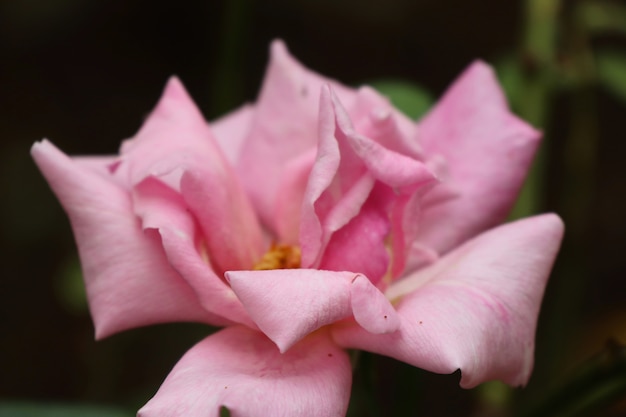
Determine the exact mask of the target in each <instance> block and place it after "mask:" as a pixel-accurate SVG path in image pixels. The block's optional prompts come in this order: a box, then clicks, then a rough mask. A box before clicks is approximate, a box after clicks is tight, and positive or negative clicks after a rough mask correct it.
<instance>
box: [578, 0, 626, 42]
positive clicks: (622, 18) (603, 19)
mask: <svg viewBox="0 0 626 417" xmlns="http://www.w3.org/2000/svg"><path fill="white" fill-rule="evenodd" d="M576 18H577V20H578V22H579V23H580V24H581V25H582V26H583V27H584V28H585V29H587V30H588V31H589V32H591V33H592V34H593V33H602V32H610V31H616V32H622V33H624V34H626V7H624V6H623V5H620V4H617V3H614V2H598V1H593V2H592V1H585V2H580V3H578V7H577V8H576Z"/></svg>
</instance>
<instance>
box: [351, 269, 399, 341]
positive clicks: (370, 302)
mask: <svg viewBox="0 0 626 417" xmlns="http://www.w3.org/2000/svg"><path fill="white" fill-rule="evenodd" d="M350 303H351V306H352V314H353V315H354V319H355V320H356V322H357V323H359V325H360V326H361V327H363V328H364V329H365V330H367V331H368V332H370V333H378V334H380V333H391V332H395V331H396V330H398V328H399V327H400V318H399V317H398V314H397V313H396V310H395V309H394V308H393V306H392V305H391V304H390V303H389V300H387V298H385V296H384V295H383V293H381V292H380V291H379V290H378V289H377V288H376V287H374V286H373V285H372V283H371V282H370V280H369V279H367V277H364V276H363V275H357V276H356V277H355V278H354V280H353V281H352V286H351V287H350Z"/></svg>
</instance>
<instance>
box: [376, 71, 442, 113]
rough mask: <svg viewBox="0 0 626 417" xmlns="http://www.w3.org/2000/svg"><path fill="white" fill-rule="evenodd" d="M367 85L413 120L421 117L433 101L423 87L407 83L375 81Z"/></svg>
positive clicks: (400, 81)
mask: <svg viewBox="0 0 626 417" xmlns="http://www.w3.org/2000/svg"><path fill="white" fill-rule="evenodd" d="M368 84H369V85H370V86H372V87H374V88H375V89H376V90H378V92H380V93H381V94H382V95H384V96H387V97H388V98H389V100H391V103H392V104H393V105H394V106H395V107H397V108H398V109H399V110H401V111H402V112H403V113H404V114H406V115H407V116H408V117H409V118H411V119H413V120H417V119H419V118H420V117H422V116H423V115H424V114H425V113H426V112H427V111H428V109H430V107H431V106H432V105H433V103H434V101H435V100H434V99H433V97H432V95H431V94H429V93H428V92H427V91H426V90H425V89H424V88H423V87H420V86H418V85H416V84H415V83H411V82H409V81H402V80H377V81H373V82H371V83H368Z"/></svg>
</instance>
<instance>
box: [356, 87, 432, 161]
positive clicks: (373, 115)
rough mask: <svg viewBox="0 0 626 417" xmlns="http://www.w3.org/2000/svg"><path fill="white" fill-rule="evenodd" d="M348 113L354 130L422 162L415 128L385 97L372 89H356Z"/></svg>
mask: <svg viewBox="0 0 626 417" xmlns="http://www.w3.org/2000/svg"><path fill="white" fill-rule="evenodd" d="M348 113H349V114H350V117H351V119H352V120H353V121H354V125H355V130H356V131H357V132H359V133H361V134H362V135H364V136H367V137H368V138H371V139H373V140H374V141H376V142H377V143H379V144H380V145H382V146H384V147H385V148H387V149H389V150H392V151H394V152H397V153H399V154H402V155H407V156H410V157H412V158H414V159H419V160H422V159H423V155H422V150H421V148H420V144H419V142H418V141H417V140H415V138H416V137H417V126H416V125H415V123H414V122H412V121H411V120H409V119H408V118H407V117H406V116H405V115H404V114H402V113H401V112H399V111H398V110H396V109H395V108H394V107H393V106H392V105H391V103H390V102H389V100H388V99H387V98H386V97H383V96H381V95H380V94H379V93H378V92H377V91H376V90H374V89H373V88H370V87H367V86H364V87H361V88H359V90H358V92H357V96H356V100H355V101H354V104H353V105H352V107H351V108H349V110H348Z"/></svg>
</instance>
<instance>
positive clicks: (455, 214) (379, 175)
mask: <svg viewBox="0 0 626 417" xmlns="http://www.w3.org/2000/svg"><path fill="white" fill-rule="evenodd" d="M539 137H540V134H539V133H538V132H537V131H536V130H534V129H533V128H532V127H530V126H529V125H528V124H526V123H525V122H523V121H521V120H519V119H518V118H516V117H515V116H513V115H512V114H511V113H510V112H509V110H508V109H507V105H506V102H505V99H504V96H503V94H502V91H501V90H500V88H499V86H498V84H497V81H496V79H495V77H494V74H493V71H492V70H491V69H490V68H489V67H488V66H487V65H486V64H484V63H482V62H475V63H473V64H472V65H471V66H470V67H469V68H468V69H467V70H466V71H465V72H464V73H463V74H462V75H461V77H460V78H459V79H458V80H457V81H456V82H455V83H454V84H453V85H452V87H451V88H450V89H449V90H448V92H447V93H446V94H445V95H444V97H443V98H442V99H441V101H440V102H439V103H438V104H437V105H436V106H435V107H434V108H433V109H432V110H431V112H430V113H429V114H428V115H426V116H425V117H424V118H423V119H422V120H421V121H420V122H419V123H417V124H416V123H415V122H413V121H411V120H409V119H407V118H406V117H405V116H403V115H402V114H401V113H399V112H398V111H397V110H395V109H394V108H393V107H392V106H391V105H390V104H389V102H388V101H387V100H386V99H385V98H384V97H382V96H381V95H379V94H378V93H377V92H376V91H374V90H373V89H371V88H368V87H362V88H359V89H357V90H353V89H349V88H347V87H345V86H342V85H340V84H339V83H337V82H335V81H332V80H329V79H326V78H324V77H322V76H320V75H318V74H315V73H313V72H311V71H309V70H307V69H306V68H304V67H302V66H301V65H300V64H299V63H298V62H296V61H295V60H294V59H293V58H292V57H291V56H290V55H289V54H288V52H287V50H286V48H285V46H284V45H283V43H281V42H279V41H277V42H274V43H273V45H272V47H271V61H270V64H269V69H268V71H267V74H266V77H265V80H264V83H263V88H262V90H261V93H260V96H259V99H258V101H257V103H256V104H255V105H248V106H244V107H242V108H240V109H238V110H236V111H235V112H233V113H231V114H229V115H227V116H225V117H223V118H222V119H220V120H217V121H216V122H213V123H211V124H207V123H206V122H205V120H204V118H203V117H202V115H201V113H200V112H199V111H198V109H197V108H196V107H195V105H194V103H193V102H192V100H191V99H190V97H189V96H188V94H187V93H186V92H185V90H184V88H183V86H182V85H181V83H180V81H178V80H177V79H176V78H172V79H171V80H170V81H169V83H168V85H167V87H166V89H165V92H164V93H163V97H162V98H161V100H160V102H159V104H158V105H157V107H156V109H155V110H154V111H153V112H152V114H151V115H150V117H149V118H148V120H147V121H146V122H145V124H144V125H143V127H142V128H141V129H140V130H139V132H138V133H137V135H136V136H135V137H134V138H132V139H130V140H127V141H125V142H124V143H123V144H122V146H121V149H120V155H119V156H111V157H76V158H69V157H67V156H66V155H65V154H63V153H62V152H60V151H59V150H58V149H57V148H55V147H54V145H52V144H51V143H50V142H48V141H45V140H44V141H42V142H40V143H36V144H35V145H34V146H33V148H32V154H33V157H34V158H35V161H36V162H37V164H38V166H39V168H40V169H41V171H42V172H43V174H44V175H45V177H46V178H47V180H48V181H49V183H50V185H51V187H52V188H53V190H54V192H55V193H56V195H57V196H58V197H59V199H60V201H61V203H62V204H63V206H64V207H65V210H66V211H67V213H68V214H69V217H70V220H71V223H72V228H73V230H74V234H75V236H76V240H77V242H78V249H79V252H80V257H81V260H82V266H83V272H84V277H85V283H86V287H87V295H88V297H89V304H90V309H91V314H92V317H93V319H94V322H95V327H96V337H97V338H103V337H106V336H109V335H111V334H113V333H115V332H119V331H122V330H126V329H129V328H132V327H137V326H143V325H149V324H153V323H162V322H171V321H199V322H204V323H208V324H212V325H219V326H226V328H225V329H224V330H222V331H219V332H217V333H215V334H213V335H211V336H209V337H207V338H206V339H204V340H203V341H201V342H200V343H198V344H197V345H196V346H194V347H193V348H191V350H189V352H187V353H186V354H185V355H184V356H183V358H182V359H181V360H180V362H179V363H178V364H177V365H176V366H175V367H174V369H173V370H172V372H171V373H170V375H169V376H168V377H167V379H166V380H165V382H164V383H163V385H162V386H161V388H160V389H159V391H158V392H157V394H156V395H155V396H154V398H152V399H151V400H150V401H149V402H148V403H147V404H146V405H145V406H144V407H143V408H142V409H141V410H140V412H139V415H140V416H143V417H147V416H160V417H162V416H185V417H193V416H209V415H210V416H217V415H218V412H219V411H218V410H219V407H220V406H221V405H224V406H226V407H228V408H229V409H230V410H231V411H232V413H233V416H290V417H293V416H306V417H309V416H312V415H315V416H341V415H344V414H345V411H346V408H347V405H348V399H349V393H350V385H351V368H350V361H349V358H348V355H347V353H346V352H345V351H344V348H358V349H364V350H368V351H371V352H376V353H380V354H383V355H388V356H391V357H393V358H396V359H399V360H402V361H405V362H407V363H410V364H412V365H415V366H418V367H420V368H424V369H427V370H429V371H433V372H439V373H450V372H454V371H456V370H457V369H460V370H461V374H462V379H461V385H462V386H463V387H473V386H476V385H477V384H479V383H481V382H483V381H486V380H490V379H500V380H503V381H504V382H506V383H508V384H512V385H523V384H525V383H526V382H527V381H528V378H529V376H530V372H531V368H532V365H533V350H534V333H535V326H536V321H537V315H538V312H539V306H540V302H541V298H542V294H543V290H544V287H545V284H546V280H547V278H548V274H549V272H550V269H551V267H552V263H553V261H554V259H555V256H556V254H557V251H558V247H559V245H560V241H561V237H562V233H563V225H562V223H561V221H560V219H559V218H558V217H557V216H556V215H554V214H547V215H541V216H536V217H532V218H528V219H525V220H520V221H516V222H513V223H509V224H505V225H503V226H499V227H496V228H494V229H492V230H489V231H487V232H484V231H485V230H486V229H488V228H490V227H493V226H495V225H497V224H498V223H499V222H501V221H502V220H503V219H504V217H505V216H506V214H507V212H508V211H509V209H510V207H511V204H512V203H513V201H514V199H515V197H516V195H517V193H518V190H519V188H520V185H521V183H522V181H523V180H524V177H525V175H526V171H527V169H528V165H529V163H530V161H531V159H532V157H533V154H534V152H535V149H536V147H537V145H538V142H539ZM281 268H282V269H281Z"/></svg>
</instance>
